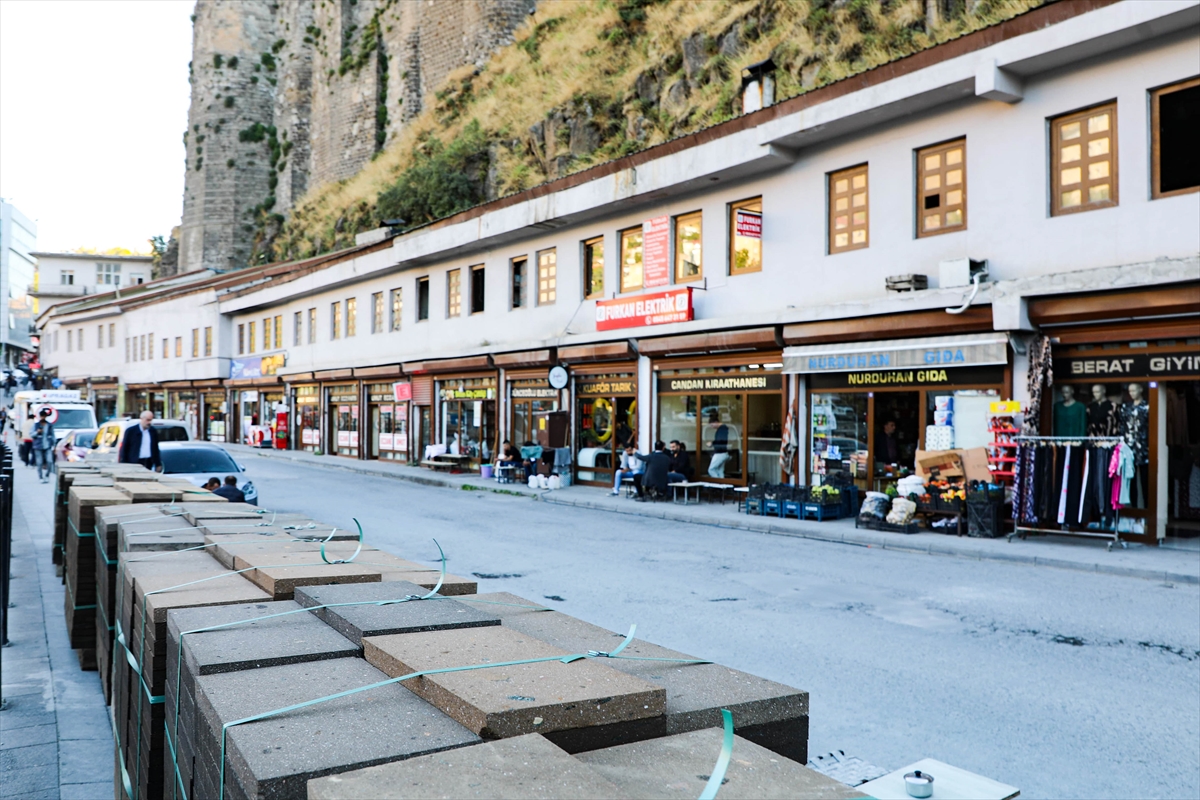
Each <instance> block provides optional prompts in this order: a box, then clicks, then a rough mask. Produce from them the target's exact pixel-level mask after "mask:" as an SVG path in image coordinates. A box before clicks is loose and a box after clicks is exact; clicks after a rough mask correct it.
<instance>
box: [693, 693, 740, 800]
mask: <svg viewBox="0 0 1200 800" xmlns="http://www.w3.org/2000/svg"><path fill="white" fill-rule="evenodd" d="M721 719H722V722H723V723H724V726H725V738H724V740H723V741H722V742H721V753H720V755H718V756H717V764H716V766H714V767H713V771H712V775H710V776H709V778H708V783H706V784H704V791H703V792H701V793H700V800H716V796H717V792H718V791H720V789H721V784H722V783H724V781H725V771H726V770H727V769H729V759H730V758H732V757H733V714H731V713H729V709H727V708H722V709H721Z"/></svg>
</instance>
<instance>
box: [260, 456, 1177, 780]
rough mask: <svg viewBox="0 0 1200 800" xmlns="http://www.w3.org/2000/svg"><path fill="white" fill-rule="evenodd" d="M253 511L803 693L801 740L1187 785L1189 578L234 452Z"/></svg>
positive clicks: (1013, 768)
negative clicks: (259, 508) (867, 540)
mask: <svg viewBox="0 0 1200 800" xmlns="http://www.w3.org/2000/svg"><path fill="white" fill-rule="evenodd" d="M239 459H240V460H242V461H244V462H245V463H246V465H247V467H248V469H249V471H250V473H251V476H252V478H253V479H254V482H255V484H256V485H257V486H258V487H259V492H260V496H261V497H262V501H261V502H262V505H263V506H264V507H267V508H278V509H280V510H296V511H303V512H305V513H307V514H310V515H312V516H314V517H316V518H317V519H320V520H323V521H327V522H332V523H334V524H338V525H345V526H348V527H350V526H352V524H353V523H352V521H351V520H352V518H354V517H357V518H358V519H359V520H360V521H361V522H362V524H363V527H364V528H365V530H366V536H367V541H368V542H370V543H371V544H374V545H376V546H378V547H381V548H383V549H386V550H389V551H391V552H394V553H397V554H399V555H403V556H406V557H409V558H413V559H415V560H419V561H424V562H426V563H431V564H432V563H433V562H434V561H435V560H436V558H437V549H436V548H435V547H434V544H433V542H432V541H431V539H433V538H436V539H437V540H438V542H439V543H440V544H441V545H442V547H443V548H444V549H445V551H446V554H447V556H448V559H449V560H448V568H449V569H450V571H452V572H455V573H458V574H460V575H472V574H475V575H477V576H479V577H480V580H479V586H480V591H481V592H483V591H509V592H513V593H515V594H518V595H521V596H524V597H526V598H528V599H530V600H535V601H539V602H546V603H548V604H550V605H552V606H553V607H555V608H558V609H561V610H562V611H565V612H567V613H570V614H573V615H575V616H577V617H580V618H582V619H585V620H587V621H589V622H592V623H595V624H597V625H602V626H604V627H607V628H610V629H612V630H617V631H624V630H627V629H628V627H629V625H630V624H632V623H637V626H638V636H639V637H640V638H645V639H647V640H650V641H653V642H656V643H658V644H662V645H665V646H667V647H673V648H676V649H679V650H682V651H685V652H688V653H692V654H694V655H697V656H702V657H705V658H710V659H713V660H714V661H718V662H720V663H723V664H728V665H730V666H733V667H737V668H738V669H743V670H746V671H748V672H753V673H756V674H758V675H762V676H764V677H767V678H771V679H773V680H777V681H781V682H783V683H786V684H789V685H792V686H796V687H800V688H803V689H806V690H808V691H809V692H810V693H811V715H812V716H811V734H810V740H809V747H810V753H811V754H813V755H816V754H819V753H823V752H828V751H831V750H837V749H841V750H845V751H846V753H848V754H851V755H857V756H859V757H861V758H863V759H864V760H866V761H868V762H871V763H873V764H876V765H878V766H880V767H884V768H886V769H889V770H890V769H896V768H899V767H902V766H905V765H907V764H909V763H911V762H913V761H916V760H917V759H919V758H923V757H932V758H937V759H940V760H942V761H946V762H949V763H951V764H954V765H956V766H959V767H962V768H964V769H968V770H972V771H975V772H978V773H981V774H983V775H987V776H989V777H992V778H995V779H996V780H1000V781H1003V782H1005V783H1009V784H1012V785H1014V786H1017V787H1020V789H1021V790H1022V796H1024V797H1034V798H1040V797H1081V798H1100V797H1116V798H1127V797H1128V798H1133V797H1137V798H1148V797H1172V798H1196V797H1200V588H1198V587H1196V586H1194V585H1169V584H1163V583H1156V582H1153V581H1147V580H1141V579H1134V578H1123V577H1115V576H1110V575H1095V574H1087V573H1082V572H1072V571H1067V570H1057V569H1053V568H1048V567H1035V566H1025V565H1016V564H1005V563H998V562H986V561H969V560H966V559H958V558H950V557H938V556H928V555H915V554H906V553H898V552H894V551H890V550H879V549H868V548H864V547H857V546H849V545H837V544H826V543H823V542H816V541H812V540H807V539H796V538H790V537H780V536H771V535H767V534H758V533H749V532H745V531H732V530H728V529H720V528H715V527H707V526H702V525H690V524H680V523H671V522H664V521H662V520H652V519H645V520H644V521H643V520H639V519H638V518H637V517H630V516H627V515H624V514H622V515H615V514H611V513H607V512H602V511H592V510H588V509H580V508H571V507H562V506H554V505H550V504H546V503H539V502H536V501H534V500H531V499H528V498H520V497H511V496H504V495H497V494H491V493H482V492H464V491H454V490H450V489H437V488H428V487H422V486H417V485H414V484H411V483H406V482H404V481H399V480H394V479H389V478H377V477H371V476H364V475H358V474H353V473H349V472H344V471H340V470H334V469H327V468H322V467H312V466H307V465H299V464H294V463H288V462H282V461H278V460H271V459H267V458H260V457H256V456H248V455H247V456H244V455H240V454H239Z"/></svg>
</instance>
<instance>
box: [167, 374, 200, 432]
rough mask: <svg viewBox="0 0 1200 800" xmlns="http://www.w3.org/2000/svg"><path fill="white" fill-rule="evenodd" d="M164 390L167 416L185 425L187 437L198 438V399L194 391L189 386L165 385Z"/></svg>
mask: <svg viewBox="0 0 1200 800" xmlns="http://www.w3.org/2000/svg"><path fill="white" fill-rule="evenodd" d="M165 388H166V389H167V416H168V417H169V418H170V419H177V420H179V421H180V422H182V423H183V424H184V425H186V426H187V429H188V436H189V437H191V438H192V439H197V438H199V434H200V430H199V425H200V399H199V395H198V394H197V392H196V390H195V389H193V388H192V387H191V385H190V384H186V385H182V386H172V385H167V386H166V387H165Z"/></svg>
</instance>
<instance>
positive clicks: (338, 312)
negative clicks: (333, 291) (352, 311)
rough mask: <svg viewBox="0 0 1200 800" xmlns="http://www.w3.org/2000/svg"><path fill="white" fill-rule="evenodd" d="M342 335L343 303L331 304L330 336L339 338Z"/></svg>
mask: <svg viewBox="0 0 1200 800" xmlns="http://www.w3.org/2000/svg"><path fill="white" fill-rule="evenodd" d="M341 335H342V304H341V303H330V304H329V338H330V339H338V338H340V337H341Z"/></svg>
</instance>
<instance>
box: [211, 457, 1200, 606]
mask: <svg viewBox="0 0 1200 800" xmlns="http://www.w3.org/2000/svg"><path fill="white" fill-rule="evenodd" d="M235 447H237V450H232V451H231V452H237V453H242V452H245V453H246V454H248V455H257V456H259V457H260V458H274V459H279V460H281V461H290V462H292V463H294V464H306V465H308V466H314V467H320V468H322V469H338V470H342V471H344V472H356V473H359V474H361V475H373V476H376V477H380V478H393V479H396V480H401V481H408V482H409V483H415V484H417V485H420V486H433V487H436V488H442V489H454V490H457V491H480V492H491V493H493V494H506V495H514V496H518V497H529V498H532V499H533V500H536V501H540V502H543V503H552V504H555V505H560V506H573V507H576V508H588V509H591V510H593V511H606V512H608V513H610V514H628V515H630V516H635V517H643V518H650V519H663V520H672V521H675V522H686V523H690V524H692V525H708V526H710V527H714V528H726V529H729V530H741V531H750V532H752V533H766V534H770V535H772V536H791V537H793V538H797V539H812V540H814V541H818V542H827V543H829V544H845V545H852V546H856V547H878V548H879V549H881V550H895V551H897V552H901V553H920V554H923V555H934V556H951V557H955V558H966V559H971V560H973V561H1001V562H1006V563H1009V564H1027V565H1031V566H1038V567H1055V568H1057V569H1069V570H1074V571H1076V572H1093V573H1096V574H1100V575H1118V576H1121V577H1123V578H1141V579H1144V580H1151V581H1164V582H1166V583H1180V584H1188V585H1192V586H1197V585H1200V575H1191V574H1188V573H1185V572H1170V571H1165V570H1154V569H1141V568H1138V567H1126V566H1121V565H1117V564H1111V565H1105V564H1099V563H1087V562H1083V561H1070V560H1068V559H1063V558H1053V557H1050V556H1034V555H1029V554H1026V553H1005V552H1001V551H997V552H991V553H981V552H978V551H974V550H963V549H960V548H957V547H955V546H953V544H951V543H949V542H947V543H942V542H930V543H928V544H924V543H923V544H921V545H913V544H907V540H906V539H905V538H903V537H902V536H900V535H898V534H892V537H896V538H886V537H885V536H884V535H881V534H879V533H878V532H876V531H859V530H855V531H854V532H851V533H832V532H830V533H825V532H824V531H822V530H820V529H814V528H804V527H792V526H790V525H789V526H786V527H784V526H782V525H777V524H773V523H771V522H768V521H766V520H765V519H764V520H763V521H762V522H759V521H757V520H756V519H755V518H754V517H747V516H740V517H739V518H737V519H736V521H735V520H715V519H713V518H711V517H705V516H695V515H692V514H688V513H687V512H680V511H676V510H673V509H672V507H671V506H668V505H659V504H655V505H640V506H636V507H634V508H630V509H628V510H626V509H625V508H613V507H611V506H608V505H603V504H601V503H596V502H593V501H591V500H584V499H576V498H572V497H566V496H564V495H561V494H557V493H551V492H550V491H549V490H538V491H531V490H530V489H528V488H527V487H525V486H524V485H523V484H519V483H516V484H511V486H512V487H514V488H504V489H500V488H493V487H490V486H487V485H479V484H476V483H466V482H458V481H452V480H447V479H446V478H442V477H440V476H438V475H437V474H434V473H430V474H429V475H421V474H405V473H399V472H393V471H391V470H387V469H380V468H378V467H371V466H369V465H370V464H371V463H372V462H369V461H346V460H344V459H340V458H328V459H325V458H322V459H321V460H320V461H317V460H314V459H311V458H301V457H297V456H294V455H290V453H292V452H293V451H289V450H277V451H267V453H259V452H257V451H256V450H255V449H254V448H250V447H246V446H244V445H235ZM268 453H269V454H268ZM285 453H288V454H289V455H285ZM327 462H328V463H327ZM675 508H678V506H676V507H675Z"/></svg>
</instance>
